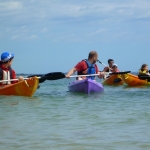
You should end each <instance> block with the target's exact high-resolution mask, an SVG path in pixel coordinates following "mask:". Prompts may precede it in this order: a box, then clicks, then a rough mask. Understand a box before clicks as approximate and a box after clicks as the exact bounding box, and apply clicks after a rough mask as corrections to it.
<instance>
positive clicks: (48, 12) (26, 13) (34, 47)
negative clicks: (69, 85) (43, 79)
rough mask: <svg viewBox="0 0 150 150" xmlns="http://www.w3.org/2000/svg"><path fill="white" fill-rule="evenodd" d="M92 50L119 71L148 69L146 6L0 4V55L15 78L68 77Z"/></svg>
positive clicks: (56, 0)
mask: <svg viewBox="0 0 150 150" xmlns="http://www.w3.org/2000/svg"><path fill="white" fill-rule="evenodd" d="M92 50H95V51H97V52H98V59H99V60H100V61H101V62H103V63H104V64H105V65H107V60H108V59H109V58H111V59H114V61H115V63H116V64H117V65H118V68H119V70H120V71H133V72H136V71H138V70H139V69H140V67H141V65H142V64H143V63H146V64H148V65H149V66H150V1H149V0H126V1H122V0H82V1H81V0H27V1H25V0H0V53H3V52H5V51H8V52H10V53H13V54H15V58H14V60H13V64H12V68H13V69H14V70H15V71H16V73H29V74H36V73H41V74H46V73H50V72H57V71H59V72H68V71H69V70H70V69H72V68H73V67H74V66H75V65H76V64H77V63H78V62H79V61H81V60H83V59H86V58H87V57H88V54H89V52H90V51H92ZM98 67H99V70H103V68H104V66H103V65H102V64H98ZM149 69H150V67H149Z"/></svg>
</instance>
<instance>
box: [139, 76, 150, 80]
mask: <svg viewBox="0 0 150 150" xmlns="http://www.w3.org/2000/svg"><path fill="white" fill-rule="evenodd" d="M138 78H139V79H141V80H147V81H148V82H150V76H148V75H145V76H144V75H143V76H142V75H139V76H138Z"/></svg>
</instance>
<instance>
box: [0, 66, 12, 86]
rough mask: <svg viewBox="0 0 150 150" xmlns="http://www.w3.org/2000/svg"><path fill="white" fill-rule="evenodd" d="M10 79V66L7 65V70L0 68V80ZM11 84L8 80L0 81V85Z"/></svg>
mask: <svg viewBox="0 0 150 150" xmlns="http://www.w3.org/2000/svg"><path fill="white" fill-rule="evenodd" d="M10 79H12V68H11V67H9V69H8V71H5V70H3V69H2V68H0V80H10ZM7 84H11V82H10V81H5V82H0V85H7Z"/></svg>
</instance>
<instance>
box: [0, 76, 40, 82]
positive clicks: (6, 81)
mask: <svg viewBox="0 0 150 150" xmlns="http://www.w3.org/2000/svg"><path fill="white" fill-rule="evenodd" d="M37 78H39V79H40V77H37ZM23 79H24V80H27V79H29V78H23ZM18 80H19V79H9V80H0V82H7V81H18Z"/></svg>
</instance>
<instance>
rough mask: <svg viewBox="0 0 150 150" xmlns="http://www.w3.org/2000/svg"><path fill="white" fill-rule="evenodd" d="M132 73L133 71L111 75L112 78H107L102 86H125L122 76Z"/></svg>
mask: <svg viewBox="0 0 150 150" xmlns="http://www.w3.org/2000/svg"><path fill="white" fill-rule="evenodd" d="M130 72H131V71H123V72H112V73H109V75H110V76H109V77H108V78H106V79H105V80H104V81H103V82H102V84H104V85H123V84H124V80H123V79H122V77H121V75H122V74H127V73H130Z"/></svg>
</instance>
